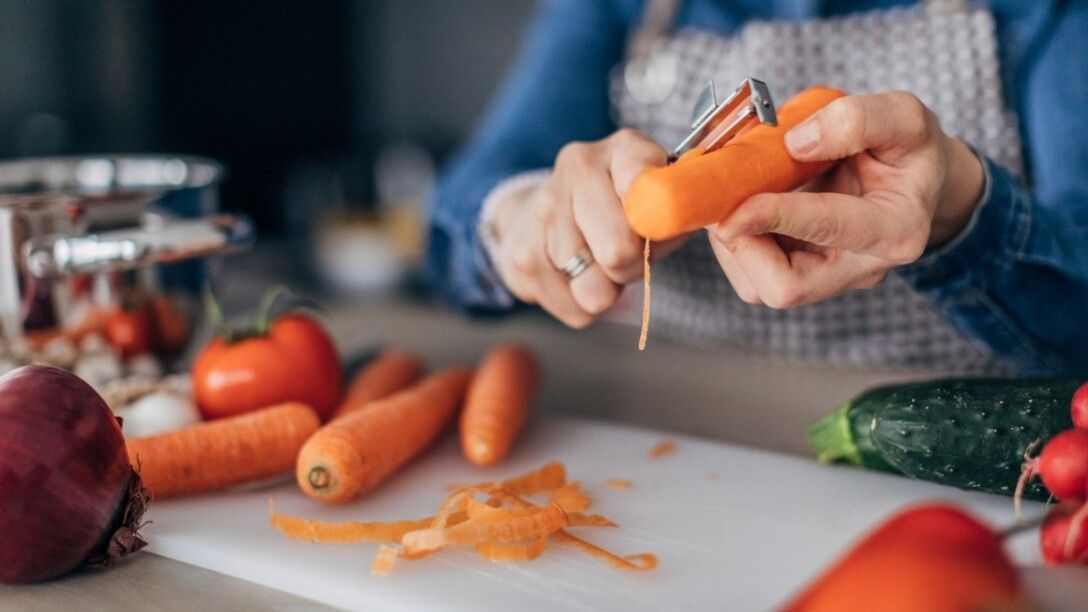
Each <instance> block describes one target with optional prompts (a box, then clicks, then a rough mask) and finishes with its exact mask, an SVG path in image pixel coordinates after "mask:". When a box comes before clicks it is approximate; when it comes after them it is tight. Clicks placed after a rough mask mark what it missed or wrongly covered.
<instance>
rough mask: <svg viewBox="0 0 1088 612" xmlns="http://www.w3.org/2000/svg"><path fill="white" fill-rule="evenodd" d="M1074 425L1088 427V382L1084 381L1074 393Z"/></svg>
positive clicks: (1082, 427)
mask: <svg viewBox="0 0 1088 612" xmlns="http://www.w3.org/2000/svg"><path fill="white" fill-rule="evenodd" d="M1072 408H1073V425H1074V426H1076V427H1079V428H1081V429H1088V383H1084V384H1083V385H1081V386H1080V388H1079V389H1077V392H1076V393H1074V394H1073V406H1072Z"/></svg>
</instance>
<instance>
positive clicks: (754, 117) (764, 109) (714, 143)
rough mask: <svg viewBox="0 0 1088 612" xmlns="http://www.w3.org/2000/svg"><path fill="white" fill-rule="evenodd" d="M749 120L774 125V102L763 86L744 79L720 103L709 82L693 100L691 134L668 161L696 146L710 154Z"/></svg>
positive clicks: (775, 116)
mask: <svg viewBox="0 0 1088 612" xmlns="http://www.w3.org/2000/svg"><path fill="white" fill-rule="evenodd" d="M753 121H756V122H759V123H763V124H767V125H772V126H773V125H778V117H777V115H776V113H775V107H774V101H773V100H772V99H771V92H770V90H768V89H767V84H766V83H764V82H763V81H760V80H758V79H753V78H747V79H745V80H744V81H742V82H741V84H740V85H739V86H738V87H737V88H736V89H735V90H734V91H733V93H732V94H730V96H729V97H728V98H726V99H725V101H723V102H720V103H719V102H718V100H717V92H716V90H715V87H714V81H709V82H708V83H707V85H706V87H704V88H703V91H702V92H701V93H700V94H699V97H698V98H697V99H696V101H695V105H694V108H693V109H692V114H691V132H690V133H689V134H688V135H687V137H686V138H684V140H683V141H681V142H680V144H679V145H677V147H676V148H675V149H673V152H672V155H671V156H670V160H676V159H677V158H679V157H680V156H681V155H683V154H684V153H687V152H688V151H690V150H692V149H694V148H696V147H700V148H702V149H703V150H704V151H713V150H714V149H717V148H719V147H721V146H722V145H724V144H725V143H727V142H729V141H730V140H732V139H733V137H735V136H736V135H737V134H739V133H740V132H741V131H742V130H743V129H744V128H745V127H747V126H749V125H751V124H752V123H753Z"/></svg>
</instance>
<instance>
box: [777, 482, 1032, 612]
mask: <svg viewBox="0 0 1088 612" xmlns="http://www.w3.org/2000/svg"><path fill="white" fill-rule="evenodd" d="M1024 603H1025V602H1024V600H1023V599H1022V598H1021V593H1020V583H1019V579H1018V577H1017V573H1016V568H1015V567H1014V566H1013V565H1012V563H1011V562H1010V561H1009V558H1008V557H1007V556H1006V555H1005V551H1004V550H1003V549H1002V540H1001V536H1000V535H999V534H997V533H995V532H994V531H993V530H992V529H990V527H988V526H986V525H984V524H983V523H981V522H979V521H978V520H977V519H975V518H974V517H972V516H970V515H969V514H967V513H965V512H964V511H962V510H960V509H959V508H956V507H954V506H948V505H942V504H934V505H925V506H918V507H915V508H912V509H909V510H906V511H904V512H902V513H900V514H898V515H896V516H894V517H892V518H891V519H889V520H888V521H886V522H885V523H884V524H883V525H881V526H880V527H878V528H877V529H876V530H875V531H874V532H872V533H871V534H869V535H868V536H867V537H865V538H864V539H863V540H862V541H861V542H860V543H859V544H857V545H856V546H855V547H854V548H853V549H852V550H851V551H850V552H848V553H847V554H846V556H844V557H843V558H841V559H840V560H839V561H838V562H836V563H835V564H834V565H833V566H832V567H831V568H830V569H829V570H827V572H826V573H825V574H824V575H823V576H821V577H820V578H819V579H818V580H817V581H816V583H815V584H813V585H812V586H811V587H809V588H808V589H807V590H806V591H805V592H803V593H802V594H801V595H800V596H799V597H798V598H797V599H795V600H793V601H792V602H791V603H790V604H789V605H788V606H786V608H784V609H785V610H787V611H788V612H817V611H823V610H829V611H830V610H834V611H836V612H843V611H849V610H882V611H885V612H896V611H899V610H902V611H907V610H927V611H930V612H960V611H962V610H982V609H995V610H996V609H1001V610H1006V609H1008V610H1012V609H1022V608H1020V607H1017V606H1022V605H1023V604H1024Z"/></svg>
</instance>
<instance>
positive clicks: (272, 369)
mask: <svg viewBox="0 0 1088 612" xmlns="http://www.w3.org/2000/svg"><path fill="white" fill-rule="evenodd" d="M192 374H193V393H194V395H195V397H196V402H197V406H198V407H199V408H200V412H201V414H203V415H204V418H205V419H217V418H221V417H226V416H233V415H237V414H242V413H244V412H250V411H252V410H258V409H260V408H264V407H267V406H271V405H273V404H279V403H281V402H289V401H294V402H303V403H305V404H309V405H310V407H312V408H313V409H314V410H315V411H317V413H318V415H320V416H321V418H322V420H327V419H328V418H329V417H330V416H331V415H332V413H333V411H334V410H335V409H336V405H337V402H339V401H340V385H341V380H340V378H341V375H340V357H339V355H338V354H337V352H336V347H335V346H334V345H333V343H332V340H330V339H329V335H328V334H327V333H325V330H324V329H323V328H322V327H321V325H319V324H318V323H317V322H316V321H314V320H313V319H311V318H309V317H306V316H304V315H298V314H291V315H286V316H283V317H280V318H279V319H277V320H276V321H275V322H274V323H272V325H271V326H269V329H268V333H266V334H264V335H260V336H256V337H250V338H246V339H242V340H238V341H235V342H227V341H226V340H224V339H222V338H216V339H215V340H212V341H211V343H209V344H208V346H206V347H204V350H202V351H201V352H200V354H199V355H198V356H197V358H196V361H195V362H194V363H193V370H192Z"/></svg>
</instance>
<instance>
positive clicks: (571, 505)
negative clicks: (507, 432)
mask: <svg viewBox="0 0 1088 612" xmlns="http://www.w3.org/2000/svg"><path fill="white" fill-rule="evenodd" d="M531 494H539V495H541V496H542V497H545V498H547V499H548V503H547V504H546V505H537V504H534V503H532V502H530V501H527V500H526V499H525V498H523V497H522V495H531ZM591 503H592V500H591V499H590V497H589V496H588V495H587V494H586V493H585V491H584V490H583V489H582V486H581V484H580V483H579V482H576V481H575V482H567V481H566V470H565V468H564V467H563V464H561V463H558V462H552V463H549V464H547V465H545V466H543V467H542V468H540V469H537V470H534V471H532V472H529V473H526V474H523V475H521V476H517V477H514V478H510V479H508V480H505V481H502V482H490V483H480V484H476V485H468V486H459V487H458V488H457V489H456V490H454V491H453V492H451V493H450V494H449V495H448V496H447V497H446V498H445V499H443V500H442V503H441V504H440V505H439V508H438V512H437V513H436V514H435V515H434V516H430V517H425V518H422V519H415V520H402V521H392V522H360V521H348V522H339V523H334V522H326V521H313V520H307V519H303V518H300V517H295V516H290V515H286V514H278V513H276V511H275V509H274V508H273V506H272V502H271V500H270V501H269V504H268V506H269V508H268V510H269V516H270V522H271V524H272V526H273V527H275V528H276V529H277V530H278V531H280V532H281V533H283V534H284V535H286V536H288V537H291V538H294V539H299V540H307V541H310V542H323V543H335V544H349V543H354V542H368V541H371V542H378V543H380V544H381V546H379V549H378V552H377V554H376V555H375V557H374V561H373V563H372V565H371V573H373V574H374V575H376V576H386V575H388V574H389V573H390V572H392V571H393V569H394V566H395V565H396V563H397V560H398V558H401V559H408V560H417V559H422V558H423V557H427V556H429V555H431V554H434V553H436V552H439V551H441V550H443V549H445V548H449V547H467V546H473V547H474V548H475V549H476V552H477V553H478V554H479V555H480V557H481V558H483V559H485V560H487V561H489V562H493V563H517V562H524V561H531V560H533V559H536V558H537V557H539V556H540V555H541V554H543V553H544V551H545V550H546V549H547V547H548V544H549V539H550V538H552V537H554V538H555V539H556V541H557V542H559V543H561V544H564V545H567V546H571V547H574V548H576V549H578V550H580V551H582V552H584V553H586V554H588V555H590V556H593V557H597V558H598V559H602V560H604V561H606V562H607V563H609V564H611V565H613V566H614V567H617V568H620V569H623V570H628V571H635V570H647V569H652V568H653V567H655V566H656V565H657V557H655V556H654V555H652V554H649V553H642V554H636V555H629V556H626V557H623V556H620V555H617V554H615V553H613V552H611V551H608V550H605V549H603V548H601V547H599V546H596V545H595V544H591V543H589V542H587V541H585V540H583V539H581V538H578V537H576V536H574V535H571V534H570V533H569V532H567V531H566V528H568V527H569V528H574V527H616V526H617V525H616V523H614V522H612V520H610V519H609V518H607V517H605V516H602V515H599V514H583V513H582V512H581V511H582V510H584V509H586V508H588V507H589V505H590V504H591Z"/></svg>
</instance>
